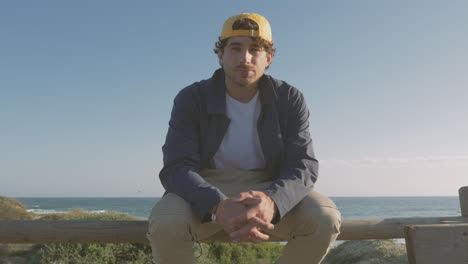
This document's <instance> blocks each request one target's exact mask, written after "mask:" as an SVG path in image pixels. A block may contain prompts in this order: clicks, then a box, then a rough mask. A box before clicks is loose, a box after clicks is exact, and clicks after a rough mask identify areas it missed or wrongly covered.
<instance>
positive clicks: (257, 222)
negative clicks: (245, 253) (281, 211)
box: [249, 217, 275, 230]
mask: <svg viewBox="0 0 468 264" xmlns="http://www.w3.org/2000/svg"><path fill="white" fill-rule="evenodd" d="M249 224H251V225H253V226H255V227H257V228H258V229H261V230H273V229H275V225H273V224H272V223H268V222H267V221H264V220H263V219H260V218H258V217H252V218H250V219H249Z"/></svg>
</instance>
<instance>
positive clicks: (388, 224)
mask: <svg viewBox="0 0 468 264" xmlns="http://www.w3.org/2000/svg"><path fill="white" fill-rule="evenodd" d="M459 198H460V208H461V216H456V217H416V218H387V219H349V220H346V219H344V220H343V223H342V225H341V233H340V235H339V237H338V240H363V239H390V238H404V237H405V236H404V228H405V226H408V225H423V224H454V223H468V186H466V187H462V188H460V189H459ZM147 227H148V222H147V221H87V220H86V221H69V220H61V221H53V220H48V221H42V220H0V244H47V243H148V240H147V239H146V231H147ZM204 242H213V241H204Z"/></svg>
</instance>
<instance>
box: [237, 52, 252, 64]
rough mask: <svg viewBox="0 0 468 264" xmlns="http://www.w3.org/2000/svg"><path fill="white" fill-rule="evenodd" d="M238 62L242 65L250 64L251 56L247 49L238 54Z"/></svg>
mask: <svg viewBox="0 0 468 264" xmlns="http://www.w3.org/2000/svg"><path fill="white" fill-rule="evenodd" d="M240 62H241V63H242V64H250V63H251V62H252V54H251V53H250V52H249V49H244V50H242V52H241V54H240Z"/></svg>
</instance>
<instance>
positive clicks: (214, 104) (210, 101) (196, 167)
mask: <svg viewBox="0 0 468 264" xmlns="http://www.w3.org/2000/svg"><path fill="white" fill-rule="evenodd" d="M259 92H260V93H259V98H260V102H261V105H262V106H261V113H260V117H259V119H258V123H257V126H258V134H259V138H260V144H261V146H262V150H263V154H264V156H265V161H266V166H267V168H266V169H267V170H268V171H269V172H270V174H271V176H272V181H273V182H272V184H271V185H270V186H269V187H267V188H266V189H265V190H263V191H264V192H265V193H266V194H267V195H269V196H270V197H271V198H272V199H273V201H274V202H275V204H276V206H277V208H278V211H279V217H280V218H282V217H284V216H285V215H286V214H287V213H288V212H289V211H290V210H291V209H292V208H293V207H294V206H295V205H296V204H298V203H299V202H300V201H301V200H302V199H303V198H304V197H305V195H306V194H307V192H308V191H309V190H310V189H312V187H313V185H314V183H315V181H316V180H317V174H318V161H317V160H316V158H315V155H314V151H313V148H312V140H311V138H310V133H309V121H308V118H309V111H308V109H307V106H306V103H305V100H304V96H303V95H302V93H301V92H300V91H299V90H297V89H296V88H294V87H293V86H291V85H289V84H287V83H286V82H283V81H280V80H277V79H274V78H272V77H271V76H268V75H263V76H262V78H261V79H260V82H259ZM229 122H230V120H229V118H228V117H227V116H226V95H225V82H224V71H223V70H222V69H218V70H217V71H216V72H215V73H214V74H213V76H212V77H211V78H210V79H207V80H203V81H200V82H196V83H193V84H192V85H190V86H188V87H186V88H184V89H182V90H181V91H180V92H179V93H178V94H177V96H176V97H175V99H174V106H173V109H172V113H171V119H170V121H169V129H168V132H167V136H166V142H165V144H164V146H163V148H162V149H163V155H164V167H163V168H162V170H161V172H160V173H159V177H160V179H161V183H162V185H163V186H164V188H165V189H166V193H168V192H169V193H175V194H177V195H179V196H180V197H182V198H184V199H185V200H186V201H188V202H189V203H190V205H191V206H192V208H193V210H194V211H195V213H196V214H197V215H198V216H199V217H200V219H201V220H202V222H205V221H208V220H209V210H210V209H211V208H212V207H213V206H214V205H215V204H216V203H218V202H219V201H220V200H221V199H222V198H224V197H225V195H224V194H223V193H222V192H221V191H220V190H219V189H218V188H216V187H215V186H213V185H211V184H209V183H207V182H206V181H205V180H204V179H203V178H202V177H201V176H200V170H201V169H204V168H213V164H214V162H213V160H212V159H213V156H214V155H215V153H216V152H217V150H218V148H219V146H220V144H221V141H222V140H223V137H224V135H225V133H226V131H227V128H228V126H229Z"/></svg>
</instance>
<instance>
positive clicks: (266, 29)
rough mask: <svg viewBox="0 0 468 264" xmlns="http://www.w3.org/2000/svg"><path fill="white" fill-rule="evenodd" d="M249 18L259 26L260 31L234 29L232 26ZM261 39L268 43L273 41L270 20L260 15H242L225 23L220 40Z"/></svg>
mask: <svg viewBox="0 0 468 264" xmlns="http://www.w3.org/2000/svg"><path fill="white" fill-rule="evenodd" d="M244 18H248V19H251V20H253V21H255V22H256V23H257V24H258V30H255V29H251V30H247V29H237V30H234V29H232V25H233V24H234V23H235V22H236V21H237V20H239V19H244ZM239 36H241V37H260V38H262V39H264V40H266V41H270V42H271V41H273V38H272V37H271V27H270V23H268V20H267V19H266V18H265V17H263V16H261V15H259V14H254V13H241V14H238V15H235V16H232V17H230V18H228V19H227V20H226V22H224V25H223V31H222V32H221V36H220V39H221V40H223V39H226V38H230V37H239Z"/></svg>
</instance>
